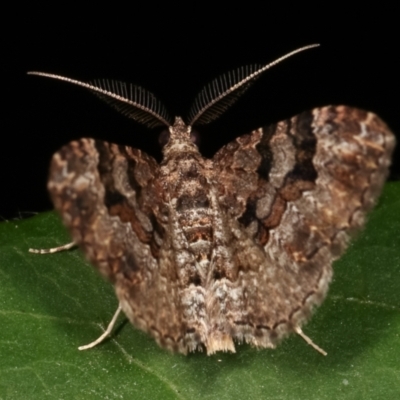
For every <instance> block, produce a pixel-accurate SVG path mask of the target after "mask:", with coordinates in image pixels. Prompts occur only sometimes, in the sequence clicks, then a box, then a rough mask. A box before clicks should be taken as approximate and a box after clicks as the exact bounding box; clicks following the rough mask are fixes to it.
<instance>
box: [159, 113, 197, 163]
mask: <svg viewBox="0 0 400 400" xmlns="http://www.w3.org/2000/svg"><path fill="white" fill-rule="evenodd" d="M191 132H192V127H191V126H190V125H186V124H185V122H184V121H183V119H182V118H181V117H175V122H174V123H173V125H170V126H169V127H168V130H164V131H163V132H162V133H161V135H160V140H159V141H160V144H161V145H162V147H163V148H162V151H163V153H164V156H166V155H172V154H174V153H177V152H184V153H193V152H194V153H197V152H198V151H199V150H198V148H197V146H196V144H195V141H194V136H193V135H192V134H191Z"/></svg>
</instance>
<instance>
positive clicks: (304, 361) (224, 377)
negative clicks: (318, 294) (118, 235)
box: [0, 183, 400, 399]
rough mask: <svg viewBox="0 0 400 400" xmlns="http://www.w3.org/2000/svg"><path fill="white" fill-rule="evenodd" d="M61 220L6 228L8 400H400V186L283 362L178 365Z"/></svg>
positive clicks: (4, 372)
mask: <svg viewBox="0 0 400 400" xmlns="http://www.w3.org/2000/svg"><path fill="white" fill-rule="evenodd" d="M68 241H69V238H68V235H67V234H66V232H65V230H64V229H63V228H62V226H61V224H60V222H59V220H58V218H57V217H56V216H55V215H54V214H53V213H47V214H42V215H38V216H36V217H34V218H31V219H28V220H23V221H8V222H3V223H1V224H0V282H1V289H0V318H1V325H0V328H1V329H0V371H1V373H0V399H92V398H93V399H95V398H99V399H106V398H107V399H114V398H116V399H122V398H124V399H142V398H148V399H197V398H202V399H214V398H215V399H262V398H268V399H366V398H368V399H392V398H396V395H398V394H399V393H400V362H399V361H400V245H399V243H400V185H399V184H398V183H391V184H387V185H386V187H385V190H384V194H383V196H382V198H381V200H380V203H379V205H378V206H377V207H376V209H375V210H374V211H373V212H372V213H371V214H370V217H369V222H368V226H367V229H366V230H365V231H364V232H363V233H362V234H360V236H359V238H358V240H357V241H356V242H355V243H354V244H353V245H351V247H350V249H349V250H348V251H347V253H346V255H345V256H344V257H343V258H342V259H341V260H339V261H338V262H336V264H335V278H334V282H333V283H332V285H331V289H330V292H329V295H328V298H327V299H326V301H325V302H324V303H323V305H322V306H321V307H320V308H319V309H318V311H317V312H316V313H315V315H314V316H313V318H312V319H311V322H310V323H309V324H308V325H306V327H305V328H304V331H305V332H306V333H307V334H308V335H309V336H310V337H311V338H312V339H313V340H314V341H315V342H316V343H317V344H318V345H320V346H321V347H322V348H324V349H325V350H326V351H327V352H328V356H327V357H323V356H322V355H320V354H319V353H317V352H316V351H315V350H313V349H312V348H311V347H310V346H308V345H306V344H305V342H304V341H303V340H302V339H301V338H300V337H298V336H296V335H293V336H291V337H290V338H288V339H287V340H285V341H284V342H283V343H282V344H281V345H280V346H279V347H278V348H277V349H275V350H270V349H268V350H256V349H252V348H251V347H249V346H247V345H242V346H237V353H236V354H225V353H219V354H216V355H214V356H211V357H207V356H206V355H205V354H203V353H195V354H190V355H189V356H187V357H185V356H181V355H174V354H170V353H168V352H166V351H165V350H162V349H160V348H159V347H158V346H157V345H156V343H155V342H154V341H153V340H152V339H151V338H150V337H148V336H147V335H146V334H144V333H142V332H139V331H137V330H135V329H134V328H132V327H131V326H130V324H129V323H127V322H126V320H124V318H121V317H120V319H119V322H118V323H117V327H116V329H115V330H114V333H113V335H112V337H111V338H110V339H108V340H106V341H105V342H104V343H102V344H101V345H99V346H97V347H96V348H94V349H92V350H88V351H83V352H80V351H78V350H77V347H78V346H79V345H82V344H86V343H88V342H90V341H92V340H93V339H95V338H97V337H98V336H99V335H100V334H101V333H102V331H103V329H104V328H105V327H106V326H107V324H108V322H109V321H110V319H111V317H112V315H113V313H114V311H115V309H116V307H117V304H118V302H117V300H116V298H115V295H114V292H113V288H112V287H111V286H110V284H108V283H107V282H104V281H103V280H102V279H101V278H100V276H98V274H97V272H96V271H95V270H94V269H93V268H92V267H90V266H89V265H88V264H87V263H86V262H85V261H84V260H83V257H82V256H81V255H80V253H79V251H77V250H70V251H65V252H61V253H57V254H50V255H36V254H31V253H28V248H29V247H36V248H47V247H51V246H56V245H60V244H65V243H67V242H68Z"/></svg>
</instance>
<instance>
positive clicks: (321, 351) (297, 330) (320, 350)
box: [294, 326, 328, 356]
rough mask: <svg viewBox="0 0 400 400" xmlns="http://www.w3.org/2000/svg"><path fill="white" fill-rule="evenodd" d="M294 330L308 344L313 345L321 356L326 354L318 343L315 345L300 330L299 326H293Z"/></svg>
mask: <svg viewBox="0 0 400 400" xmlns="http://www.w3.org/2000/svg"><path fill="white" fill-rule="evenodd" d="M294 331H295V332H296V333H297V334H298V335H299V336H301V337H302V338H303V339H304V340H305V341H306V342H307V343H308V344H309V345H310V346H312V347H314V349H315V350H317V351H318V352H319V353H321V354H322V355H323V356H326V355H327V354H328V353H327V352H326V351H325V350H324V349H321V347H319V346H318V345H316V344H315V343H314V342H313V341H312V340H311V339H310V338H309V337H308V336H307V335H306V334H305V333H304V332H303V331H302V330H301V328H300V327H299V326H296V327H295V328H294Z"/></svg>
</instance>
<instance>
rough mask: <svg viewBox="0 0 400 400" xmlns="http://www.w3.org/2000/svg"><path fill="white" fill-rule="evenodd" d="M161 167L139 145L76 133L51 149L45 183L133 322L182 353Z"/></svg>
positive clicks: (165, 345) (178, 306)
mask: <svg viewBox="0 0 400 400" xmlns="http://www.w3.org/2000/svg"><path fill="white" fill-rule="evenodd" d="M158 173H159V166H158V164H157V163H156V162H155V161H154V159H152V158H151V157H149V156H148V155H147V154H145V153H143V152H141V151H140V150H136V149H132V148H129V147H125V146H118V145H115V144H109V143H105V142H101V141H96V140H93V139H81V140H79V141H75V142H71V143H70V144H69V145H67V146H65V147H63V148H62V149H61V150H60V151H59V152H58V153H56V154H55V155H54V157H53V160H52V164H51V169H50V179H49V183H48V188H49V190H50V193H51V197H52V200H53V202H54V205H55V208H56V209H57V210H58V211H59V212H60V214H61V216H62V218H63V221H64V223H65V225H66V226H67V227H68V229H69V230H70V232H71V235H72V238H73V240H74V241H75V242H76V243H77V244H78V245H79V246H80V247H81V249H82V250H83V252H84V253H85V255H86V257H87V258H88V259H89V261H90V262H91V263H93V264H94V265H95V266H96V267H97V268H98V269H99V271H100V272H101V274H102V275H103V276H105V277H106V278H108V279H109V280H110V281H111V282H112V283H113V285H114V286H115V290H116V294H117V297H118V299H119V301H120V303H121V306H122V309H123V311H124V312H125V314H126V315H127V316H128V318H129V319H130V320H131V322H132V323H133V324H134V325H135V326H137V327H138V328H140V329H142V330H144V331H146V332H149V333H150V334H151V335H152V336H154V337H155V338H156V340H157V341H158V343H159V344H160V345H161V346H162V347H166V348H169V349H171V350H174V351H180V352H186V348H185V347H184V346H183V344H182V337H183V334H182V330H183V331H184V329H185V328H184V321H182V320H181V319H180V317H181V315H182V312H181V310H180V307H181V305H180V301H179V298H178V296H177V291H178V289H177V279H176V273H175V272H174V266H173V264H172V263H170V260H171V257H170V254H169V245H168V235H167V234H166V222H165V216H164V215H165V210H164V209H163V207H164V205H163V189H162V187H161V185H160V182H159V181H158Z"/></svg>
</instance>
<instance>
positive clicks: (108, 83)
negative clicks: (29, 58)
mask: <svg viewBox="0 0 400 400" xmlns="http://www.w3.org/2000/svg"><path fill="white" fill-rule="evenodd" d="M28 75H38V76H44V77H46V78H52V79H58V80H60V81H65V82H69V83H72V84H74V85H78V86H82V87H84V88H85V89H89V90H90V91H91V92H93V93H95V94H96V95H97V96H98V97H100V98H101V99H102V100H104V101H106V102H107V103H108V104H110V105H111V106H113V107H114V108H116V109H117V110H118V111H120V112H121V113H122V114H124V115H126V116H127V117H129V118H132V119H134V120H135V121H137V122H140V123H142V124H144V125H146V126H148V127H149V128H154V127H156V126H159V125H165V126H170V125H171V123H172V119H171V118H170V117H169V115H168V113H167V111H166V109H165V107H164V106H163V104H162V103H161V102H160V101H159V100H157V98H156V97H155V96H154V95H153V94H152V93H151V92H149V91H148V90H146V89H143V88H142V87H140V86H135V85H132V84H126V83H124V82H119V81H113V80H106V79H102V80H95V81H93V82H89V83H86V82H81V81H78V80H75V79H71V78H67V77H65V76H61V75H55V74H48V73H45V72H36V71H32V72H28Z"/></svg>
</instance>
